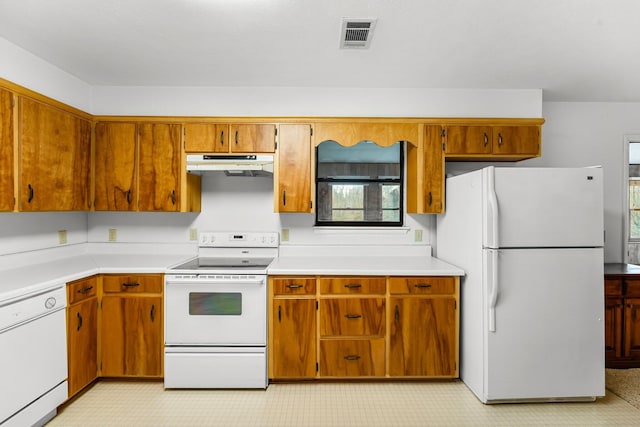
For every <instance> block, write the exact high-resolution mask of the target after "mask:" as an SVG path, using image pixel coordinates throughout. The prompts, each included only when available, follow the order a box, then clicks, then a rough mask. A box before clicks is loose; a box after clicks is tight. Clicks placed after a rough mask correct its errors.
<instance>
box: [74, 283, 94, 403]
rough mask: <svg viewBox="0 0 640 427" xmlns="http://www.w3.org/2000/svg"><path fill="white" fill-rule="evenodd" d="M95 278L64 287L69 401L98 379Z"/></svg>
mask: <svg viewBox="0 0 640 427" xmlns="http://www.w3.org/2000/svg"><path fill="white" fill-rule="evenodd" d="M97 290H98V286H97V278H96V277H95V276H94V277H90V278H87V279H81V280H77V281H74V282H70V283H68V284H67V300H68V302H69V305H68V306H67V367H68V375H69V384H68V387H69V397H71V396H73V395H75V394H76V393H77V392H79V391H80V390H82V389H83V388H84V387H86V386H87V385H89V384H90V383H91V382H93V380H95V379H96V378H97V375H98V298H97V297H96V295H97Z"/></svg>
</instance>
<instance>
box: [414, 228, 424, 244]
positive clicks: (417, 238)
mask: <svg viewBox="0 0 640 427" xmlns="http://www.w3.org/2000/svg"><path fill="white" fill-rule="evenodd" d="M413 240H415V241H416V242H422V230H414V232H413Z"/></svg>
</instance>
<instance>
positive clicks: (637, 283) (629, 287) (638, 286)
mask: <svg viewBox="0 0 640 427" xmlns="http://www.w3.org/2000/svg"><path fill="white" fill-rule="evenodd" d="M624 283H625V285H626V286H625V287H626V293H625V296H627V297H638V296H640V279H624Z"/></svg>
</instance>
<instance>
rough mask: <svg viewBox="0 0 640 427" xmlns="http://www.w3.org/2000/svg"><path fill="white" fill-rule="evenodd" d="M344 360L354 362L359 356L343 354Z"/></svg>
mask: <svg viewBox="0 0 640 427" xmlns="http://www.w3.org/2000/svg"><path fill="white" fill-rule="evenodd" d="M344 360H348V361H350V362H354V361H356V360H360V356H358V355H357V354H350V355H348V356H345V357H344Z"/></svg>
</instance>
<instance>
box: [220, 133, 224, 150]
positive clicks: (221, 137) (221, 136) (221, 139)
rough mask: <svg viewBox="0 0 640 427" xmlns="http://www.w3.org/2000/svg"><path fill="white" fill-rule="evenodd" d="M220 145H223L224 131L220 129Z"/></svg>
mask: <svg viewBox="0 0 640 427" xmlns="http://www.w3.org/2000/svg"><path fill="white" fill-rule="evenodd" d="M220 146H221V147H223V146H224V131H220Z"/></svg>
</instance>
